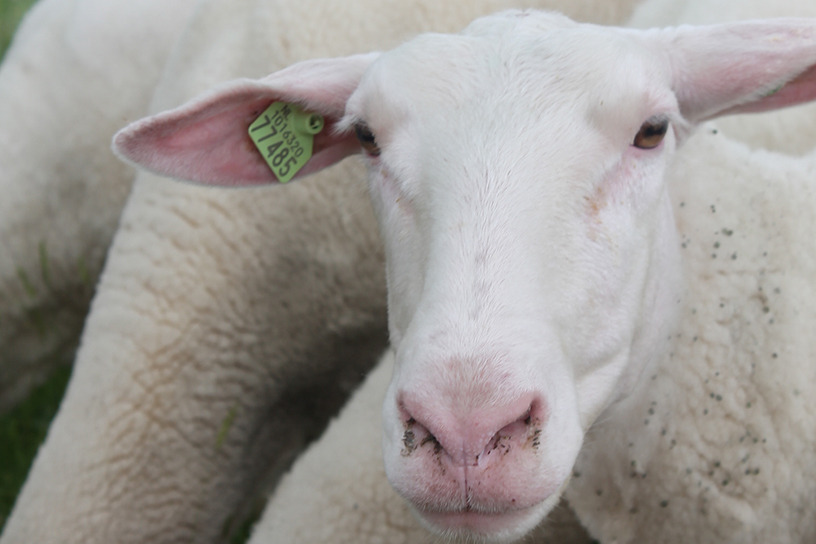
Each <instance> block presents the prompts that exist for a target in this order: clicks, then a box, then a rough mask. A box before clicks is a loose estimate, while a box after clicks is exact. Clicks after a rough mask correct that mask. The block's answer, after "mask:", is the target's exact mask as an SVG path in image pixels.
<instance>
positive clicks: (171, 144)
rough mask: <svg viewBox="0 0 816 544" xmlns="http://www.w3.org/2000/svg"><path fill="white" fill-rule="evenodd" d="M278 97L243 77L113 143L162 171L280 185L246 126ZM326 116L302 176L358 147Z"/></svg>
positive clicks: (199, 178) (133, 129)
mask: <svg viewBox="0 0 816 544" xmlns="http://www.w3.org/2000/svg"><path fill="white" fill-rule="evenodd" d="M279 99H281V97H279V96H275V94H273V93H271V92H270V89H269V88H268V87H264V86H263V85H260V84H258V83H256V82H253V81H246V80H245V81H242V82H240V83H237V84H233V85H231V87H230V88H229V89H224V90H222V91H217V92H215V93H213V94H212V95H211V96H210V97H207V98H204V99H202V100H198V101H196V102H193V103H192V104H190V105H188V106H183V107H181V108H178V109H176V110H173V111H170V112H167V113H163V114H160V115H157V116H155V117H150V118H148V119H144V120H142V121H139V122H137V123H134V124H133V125H131V126H129V127H127V128H126V129H124V130H123V131H122V132H120V133H119V134H118V135H117V136H116V138H115V139H114V145H115V147H116V149H117V150H118V151H119V153H121V154H122V155H123V156H124V157H126V158H128V159H129V160H131V161H133V162H135V163H137V164H138V165H140V166H142V167H144V168H147V169H148V170H152V171H154V172H157V173H160V174H162V175H167V176H171V177H176V178H181V179H187V180H190V181H194V182H198V183H205V184H214V185H226V186H232V185H261V184H268V183H277V181H278V180H277V178H276V177H275V176H274V174H273V173H272V171H271V170H270V169H269V166H268V165H267V164H266V162H265V161H264V160H263V157H262V156H261V154H260V153H259V152H258V150H257V148H256V147H255V144H253V142H252V140H251V139H250V137H249V134H248V133H247V128H248V127H249V125H250V124H251V123H252V122H253V121H254V120H255V119H257V118H258V116H259V115H261V113H263V111H264V110H265V109H266V108H267V107H268V106H269V105H270V104H271V103H272V102H275V101H276V100H279ZM325 119H326V125H325V128H324V129H323V131H321V132H320V134H318V135H317V136H316V137H315V140H314V149H313V156H312V159H311V160H310V161H309V162H308V163H307V164H306V166H305V167H304V168H303V169H302V170H301V171H300V172H298V176H303V175H306V174H308V173H310V172H315V171H317V170H320V169H321V168H325V167H326V166H329V165H330V164H332V163H333V162H336V161H338V160H340V159H342V158H343V157H346V156H348V155H349V154H352V153H355V152H357V150H358V144H357V141H356V139H355V138H354V136H353V135H351V134H341V135H337V134H335V132H334V129H335V125H336V123H337V122H338V121H339V118H338V117H336V116H332V115H328V116H326V118H325Z"/></svg>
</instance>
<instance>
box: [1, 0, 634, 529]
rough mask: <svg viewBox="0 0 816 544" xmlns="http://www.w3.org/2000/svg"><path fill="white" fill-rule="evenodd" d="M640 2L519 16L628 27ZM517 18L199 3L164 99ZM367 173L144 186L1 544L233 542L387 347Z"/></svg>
mask: <svg viewBox="0 0 816 544" xmlns="http://www.w3.org/2000/svg"><path fill="white" fill-rule="evenodd" d="M634 3H635V1H634V0H620V1H618V2H606V1H602V2H599V1H598V0H584V1H581V2H560V3H559V2H555V1H553V2H547V1H546V0H542V1H533V0H531V1H529V2H521V4H523V5H537V6H543V7H546V6H548V5H550V6H554V5H559V4H563V6H562V7H563V8H564V9H566V10H568V11H569V12H570V13H571V14H574V15H576V14H577V15H581V14H582V13H583V14H584V15H585V16H586V17H587V18H591V19H594V20H604V18H610V19H607V20H611V18H613V17H614V18H615V20H618V21H620V20H621V19H622V18H624V17H626V16H627V15H628V14H629V12H630V10H631V7H632V6H633V4H634ZM511 4H519V2H511V1H509V0H507V1H505V0H483V1H479V2H461V1H460V2H452V1H451V2H439V1H430V0H422V1H415V2H411V3H399V4H396V3H388V4H385V3H382V2H375V1H373V0H368V1H360V2H356V3H355V4H354V6H353V7H354V9H352V10H350V9H349V7H348V5H346V4H341V3H326V2H318V1H316V0H315V1H310V2H299V3H297V4H292V3H289V2H282V1H281V2H254V1H248V0H243V1H241V0H212V1H206V2H202V3H201V6H200V7H199V9H197V11H196V15H195V16H194V17H193V18H192V20H191V21H190V22H189V26H188V27H187V30H186V32H185V35H184V37H183V38H182V40H181V41H180V42H179V43H178V44H177V45H176V46H175V47H174V50H173V54H172V55H171V58H170V61H169V64H168V66H167V68H166V70H165V74H166V81H165V82H164V83H163V84H162V85H160V86H159V89H158V91H157V94H156V96H155V98H154V104H155V107H156V108H164V107H169V106H172V105H175V104H178V103H181V102H182V101H184V100H186V99H188V98H189V97H191V96H193V95H194V94H196V93H198V92H200V91H201V90H203V89H205V88H207V87H209V86H211V85H213V84H215V83H217V82H219V81H222V80H225V79H229V78H231V77H236V76H238V75H261V74H263V73H266V72H267V71H268V70H270V69H274V68H276V67H282V66H284V65H286V64H289V63H292V62H295V61H298V60H303V59H305V58H309V57H313V56H325V55H337V54H348V53H351V52H355V51H362V50H366V49H369V48H371V47H375V46H377V47H382V48H388V47H392V46H394V45H396V44H397V43H399V42H400V41H401V40H402V39H404V38H406V37H409V36H411V35H413V34H415V33H416V32H419V31H424V30H429V29H437V30H447V31H450V30H456V29H458V28H461V27H462V26H464V25H465V24H466V23H467V22H468V21H469V20H471V19H472V18H474V17H476V16H479V15H482V14H485V13H488V12H491V11H494V10H496V9H500V8H504V7H507V6H509V5H511ZM137 6H138V4H133V7H134V9H138V7H137ZM338 21H343V24H337V23H338ZM123 122H124V120H123ZM362 178H363V174H362V171H361V169H360V167H359V165H351V164H348V165H342V166H339V167H338V168H336V169H334V170H333V171H332V172H327V173H325V174H320V175H318V176H316V177H315V179H314V180H312V181H309V182H307V183H304V184H299V186H298V187H295V188H294V190H293V191H288V192H287V193H285V194H284V193H280V192H277V191H269V190H268V189H259V190H257V191H251V192H241V193H219V194H218V195H215V194H214V193H212V192H211V191H204V190H196V189H194V188H191V187H175V186H170V185H168V184H166V182H164V181H162V180H157V179H155V178H154V177H151V176H147V175H145V176H142V177H141V179H140V181H139V182H138V183H137V184H136V185H135V189H134V192H133V194H132V195H131V197H130V200H129V201H128V204H127V207H126V211H125V213H124V215H123V217H122V219H121V223H120V228H119V231H118V234H117V236H116V238H115V242H114V244H113V247H112V249H111V252H110V253H109V254H108V256H107V258H108V261H107V264H106V268H105V272H104V275H103V279H102V281H101V284H100V286H99V289H98V294H97V297H96V298H95V301H94V305H93V311H92V312H91V314H90V317H89V319H88V321H87V325H86V329H85V331H84V334H83V340H82V345H81V348H80V351H79V353H78V356H77V362H76V367H75V373H74V376H73V377H72V381H71V384H70V386H69V389H68V392H67V395H66V398H65V400H64V402H63V405H62V407H61V409H60V413H59V414H58V416H57V419H56V420H55V422H54V424H53V426H52V429H51V431H50V432H49V436H48V439H47V441H46V444H45V445H44V447H43V448H42V449H41V451H40V453H39V455H38V457H37V459H36V461H35V464H34V467H33V468H32V472H31V474H30V476H29V479H28V481H27V483H26V486H25V487H24V489H23V491H22V493H21V495H20V496H19V498H18V501H17V504H16V505H15V509H14V511H13V513H12V515H11V517H10V518H9V520H8V523H7V525H6V527H5V529H4V533H3V536H2V539H0V540H2V542H3V543H4V544H7V543H9V542H31V541H37V542H49V541H56V540H59V541H62V542H87V541H94V540H110V539H116V540H117V541H128V542H132V541H133V542H135V541H139V542H144V541H154V540H156V539H159V538H161V539H162V540H172V539H182V540H183V539H198V540H200V541H212V540H216V539H218V538H219V535H222V534H228V533H229V532H230V531H232V530H233V528H234V527H235V526H236V525H237V524H238V522H239V521H240V519H241V518H242V517H243V516H246V515H247V512H248V510H249V509H250V508H251V507H252V502H253V500H254V497H255V496H256V495H257V494H259V493H262V492H263V491H264V490H265V489H266V488H268V486H269V485H270V483H271V482H274V481H275V478H276V477H277V474H278V473H279V472H280V471H281V469H282V468H283V467H285V466H286V465H287V464H288V462H289V460H290V459H291V458H292V457H293V456H294V455H296V454H297V453H298V452H299V451H300V449H302V447H303V446H304V445H305V443H306V442H307V441H308V440H310V439H312V438H314V437H315V436H316V434H317V433H318V432H319V430H320V429H321V428H322V426H323V425H324V424H325V421H326V419H327V418H328V417H329V415H331V414H332V413H333V412H334V411H335V410H336V409H337V408H338V407H339V406H340V405H341V404H342V402H343V401H344V400H345V398H346V396H347V395H348V393H349V391H350V390H351V389H352V388H353V387H354V386H355V384H357V383H358V382H359V381H360V379H361V377H362V374H363V372H364V371H366V370H367V369H368V368H370V367H371V366H372V365H373V363H374V361H375V360H376V357H377V355H378V354H379V353H380V351H381V350H382V349H383V348H384V347H385V343H386V335H385V319H386V318H385V304H384V301H385V283H384V278H383V277H382V274H381V265H382V253H381V251H382V250H381V247H380V241H379V238H378V236H377V232H376V225H375V222H374V218H373V215H372V214H371V211H370V208H369V204H368V202H367V200H366V198H365V195H364V190H363V187H362V185H361V183H360V182H359V181H358V180H361V179H362ZM321 179H322V183H321ZM327 188H328V189H327Z"/></svg>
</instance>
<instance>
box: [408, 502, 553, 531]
mask: <svg viewBox="0 0 816 544" xmlns="http://www.w3.org/2000/svg"><path fill="white" fill-rule="evenodd" d="M535 506H538V505H535ZM535 506H530V507H527V508H519V509H515V510H507V511H505V512H501V513H487V512H476V511H472V510H470V511H462V510H455V511H447V512H443V511H434V512H429V511H425V512H422V514H421V516H422V518H424V519H425V521H426V522H427V523H428V524H430V525H431V526H432V528H433V529H436V531H437V532H444V533H446V534H451V533H463V534H464V533H471V534H473V533H476V534H480V535H483V536H490V535H494V534H496V533H499V532H503V531H507V530H508V529H512V528H514V527H516V526H517V525H518V524H519V522H521V521H524V520H525V519H526V518H527V517H529V516H530V515H532V514H534V512H535V511H536V510H537V509H536V508H535Z"/></svg>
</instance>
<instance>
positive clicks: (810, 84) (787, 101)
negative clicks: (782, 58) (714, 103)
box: [718, 66, 816, 115]
mask: <svg viewBox="0 0 816 544" xmlns="http://www.w3.org/2000/svg"><path fill="white" fill-rule="evenodd" d="M814 99H816V66H811V67H810V68H808V69H807V70H805V72H804V73H802V74H800V75H799V76H797V77H796V78H794V79H793V80H792V81H790V82H788V83H787V84H785V85H784V86H783V87H782V88H781V89H779V90H778V91H777V92H775V93H773V94H770V95H768V96H766V97H764V98H760V99H759V100H756V101H754V102H749V103H747V104H744V105H741V106H734V107H733V108H728V109H727V110H725V111H723V112H722V113H720V114H718V115H730V114H735V113H759V112H763V111H769V110H775V109H779V108H786V107H788V106H795V105H797V104H803V103H805V102H810V101H811V100H814Z"/></svg>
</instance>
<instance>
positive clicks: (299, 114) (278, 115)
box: [249, 102, 323, 183]
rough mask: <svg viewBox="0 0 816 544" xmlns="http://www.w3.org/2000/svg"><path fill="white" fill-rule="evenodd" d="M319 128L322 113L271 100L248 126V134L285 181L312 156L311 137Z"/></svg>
mask: <svg viewBox="0 0 816 544" xmlns="http://www.w3.org/2000/svg"><path fill="white" fill-rule="evenodd" d="M321 130H323V116H321V115H318V114H316V113H307V112H304V111H303V109H301V107H300V106H298V105H297V104H289V103H288V102H275V103H273V104H272V105H271V106H269V107H268V108H267V109H266V111H265V112H263V113H262V114H261V116H260V117H258V118H257V119H255V121H253V123H252V124H251V125H249V137H250V138H252V141H253V142H255V146H256V147H257V148H258V151H260V152H261V155H263V157H264V159H266V163H267V164H268V165H269V168H271V169H272V173H274V174H275V176H277V178H278V181H280V182H281V183H286V182H287V181H289V180H290V179H292V178H293V177H294V176H295V174H297V173H298V170H300V169H301V168H303V166H304V165H305V164H306V162H308V160H309V159H310V158H311V157H312V144H313V143H314V137H315V134H317V133H319V132H320V131H321Z"/></svg>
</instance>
